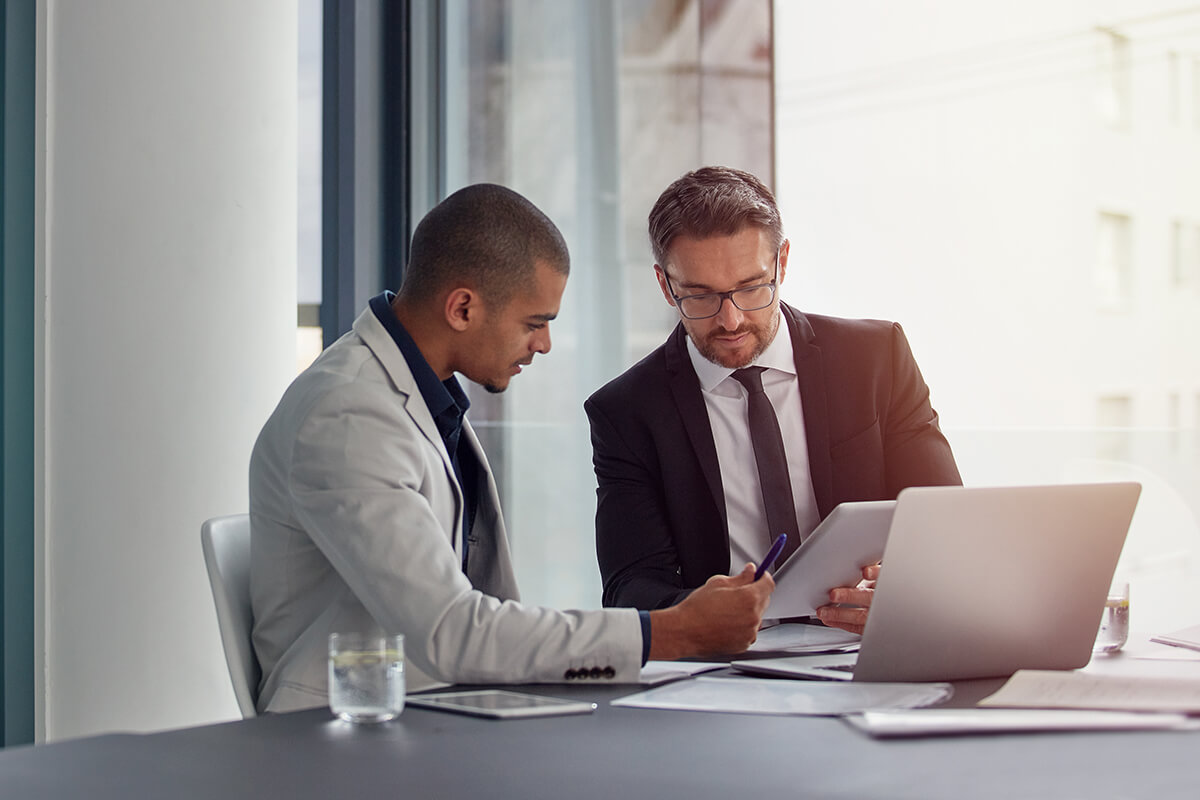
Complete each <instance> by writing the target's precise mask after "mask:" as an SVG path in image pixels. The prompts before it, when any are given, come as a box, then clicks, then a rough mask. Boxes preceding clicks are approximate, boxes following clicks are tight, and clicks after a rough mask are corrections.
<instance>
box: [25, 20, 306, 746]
mask: <svg viewBox="0 0 1200 800" xmlns="http://www.w3.org/2000/svg"><path fill="white" fill-rule="evenodd" d="M40 11H41V19H42V21H43V22H42V27H41V31H40V35H41V43H42V47H43V53H42V63H43V64H44V75H43V79H44V80H43V84H42V85H43V86H44V93H43V96H42V97H41V98H40V100H41V103H42V105H41V108H42V110H43V111H44V115H45V117H44V131H45V141H44V159H45V160H44V163H43V164H41V165H40V175H41V181H40V188H41V189H42V190H44V202H45V208H44V215H43V219H44V228H43V230H42V232H41V233H42V235H44V242H43V243H42V244H43V245H44V250H43V252H44V259H43V260H42V263H41V267H42V270H43V273H42V274H41V275H40V276H39V278H40V280H41V281H42V283H41V285H43V286H44V287H45V292H46V297H45V302H46V306H45V325H44V330H43V331H42V340H41V345H42V351H41V352H43V353H44V361H43V363H42V364H41V365H40V366H41V370H42V372H41V375H42V379H43V380H44V383H45V401H44V405H43V408H42V418H43V420H44V426H45V430H44V441H45V451H44V454H43V456H44V465H45V466H44V472H43V476H42V478H43V484H42V486H41V489H42V495H41V496H42V497H43V498H44V508H43V517H42V518H43V519H44V528H43V529H42V530H41V531H40V534H41V538H40V546H41V547H43V548H44V575H42V576H41V577H42V583H41V587H40V592H41V595H40V596H41V602H42V604H43V607H44V620H45V629H44V637H43V638H44V647H45V651H44V653H42V654H41V655H42V657H43V658H44V673H43V676H42V679H43V680H42V686H43V689H44V698H42V699H43V700H44V707H43V708H42V709H41V711H42V714H41V716H40V718H39V728H40V730H39V733H40V735H43V736H44V737H45V738H48V739H58V738H63V737H70V736H78V735H84V734H90V733H95V732H101V731H111V730H150V729H158V728H166V727H175V726H182V725H189V724H196V723H200V722H205V721H211V720H215V719H221V718H233V717H236V716H237V708H236V705H235V704H234V702H233V695H232V691H231V689H230V688H229V680H228V676H227V674H226V672H225V666H224V661H223V657H222V653H221V645H220V641H219V638H218V635H217V628H216V620H215V615H214V612H213V607H212V599H211V595H210V593H209V589H208V583H207V578H206V577H205V571H204V565H203V559H202V556H201V552H200V542H199V529H200V523H201V522H202V521H203V520H204V519H205V518H207V517H210V516H215V515H218V514H227V513H234V512H240V511H244V510H245V508H246V506H247V494H246V492H247V490H246V470H247V464H248V459H249V453H250V448H251V446H252V444H253V441H254V437H255V436H256V434H257V432H258V429H259V427H260V425H261V423H262V421H263V420H264V419H265V418H266V415H267V414H268V413H269V412H270V409H271V408H272V407H273V405H274V403H275V401H276V400H277V399H278V397H279V395H280V393H281V392H282V390H283V388H284V386H285V385H286V383H287V381H288V379H289V376H290V374H291V372H292V370H293V368H294V363H295V346H296V344H295V342H296V335H295V314H296V267H295V260H296V244H295V242H296V221H295V220H296V177H295V174H296V162H295V152H296V24H297V21H296V8H295V3H294V2H292V1H291V0H255V2H252V3H246V2H241V0H206V2H204V3H194V2H185V1H184V0H106V2H103V3H93V2H71V1H69V0H67V1H59V0H42V4H41V8H40Z"/></svg>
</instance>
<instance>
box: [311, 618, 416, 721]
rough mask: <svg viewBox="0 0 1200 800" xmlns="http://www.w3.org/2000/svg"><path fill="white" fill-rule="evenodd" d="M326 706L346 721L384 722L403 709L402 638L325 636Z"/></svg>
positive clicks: (363, 634)
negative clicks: (326, 646)
mask: <svg viewBox="0 0 1200 800" xmlns="http://www.w3.org/2000/svg"><path fill="white" fill-rule="evenodd" d="M329 708H330V709H331V710H332V711H333V713H334V714H337V715H338V716H339V717H341V718H342V719H344V720H346V721H347V722H386V721H387V720H389V719H395V718H396V717H397V716H398V715H399V714H400V712H401V711H403V710H404V637H403V636H400V635H385V634H375V633H331V634H330V635H329Z"/></svg>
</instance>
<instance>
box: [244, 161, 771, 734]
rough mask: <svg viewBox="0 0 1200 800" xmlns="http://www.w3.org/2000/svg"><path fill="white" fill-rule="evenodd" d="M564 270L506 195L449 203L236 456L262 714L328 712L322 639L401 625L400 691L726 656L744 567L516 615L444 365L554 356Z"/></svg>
mask: <svg viewBox="0 0 1200 800" xmlns="http://www.w3.org/2000/svg"><path fill="white" fill-rule="evenodd" d="M568 269H569V259H568V255H567V249H566V245H565V243H564V242H563V240H562V236H561V234H560V233H559V232H558V229H557V228H556V227H555V226H554V224H553V223H552V222H551V221H550V220H549V219H548V218H547V217H546V216H545V215H544V214H542V213H541V212H540V211H539V210H538V209H537V208H536V207H535V206H534V205H533V204H532V203H530V202H529V201H528V200H526V199H525V198H523V197H521V196H520V195H518V194H516V193H515V192H512V191H510V190H508V189H505V188H503V187H499V186H494V185H487V184H481V185H477V186H470V187H467V188H466V189H463V190H461V191H459V192H456V193H455V194H453V195H451V196H450V197H448V198H447V199H446V200H445V201H443V202H442V203H441V204H439V205H438V206H437V207H436V208H434V209H433V211H431V212H430V213H429V215H427V216H426V217H425V219H424V220H422V222H421V224H420V225H419V226H418V227H417V230H416V232H415V233H414V236H413V242H412V249H411V255H410V259H409V266H408V270H407V272H406V274H405V278H404V282H403V285H402V286H401V288H400V292H399V294H398V295H391V294H390V293H387V292H385V293H384V294H381V295H379V296H377V297H375V298H373V299H372V301H371V303H370V307H369V308H367V309H366V310H365V311H364V312H363V313H362V315H361V316H359V318H358V319H357V320H356V321H355V323H354V327H353V330H352V331H350V332H349V333H347V334H346V335H345V336H343V337H341V338H340V339H338V341H337V342H335V343H334V344H332V345H331V346H330V347H329V348H328V349H326V350H325V352H324V353H322V354H321V356H320V357H319V358H318V359H317V360H316V361H315V362H314V363H313V365H312V366H311V367H309V368H308V369H307V370H306V371H305V372H304V373H303V374H301V375H300V376H299V377H298V378H297V379H296V380H295V382H293V384H292V385H291V386H290V387H289V388H288V390H287V392H286V393H285V394H284V396H283V399H282V400H281V401H280V403H279V406H278V408H276V410H275V412H274V413H273V414H272V415H271V417H270V419H269V420H268V421H267V423H266V425H265V426H264V427H263V430H262V433H261V434H260V435H259V438H258V441H257V442H256V444H255V447H254V452H253V455H252V456H251V461H250V519H251V564H250V583H251V587H250V588H251V598H252V604H253V610H254V630H253V638H254V646H255V650H256V652H257V655H258V659H259V663H260V665H261V666H262V673H263V679H262V684H261V686H260V687H259V701H258V707H259V709H260V710H263V711H286V710H292V709H299V708H310V707H314V706H319V705H324V704H325V703H326V702H327V695H326V686H327V683H326V681H327V678H326V653H327V646H326V642H327V638H328V636H329V634H330V633H333V632H339V631H340V632H347V631H371V630H382V631H386V632H389V633H402V634H404V636H405V649H406V653H407V656H408V660H409V661H408V685H409V687H410V688H412V689H424V688H429V687H431V686H435V685H438V684H445V683H459V682H470V683H518V682H554V681H574V680H599V681H605V680H607V681H622V682H631V681H635V680H636V679H637V676H638V671H639V669H640V667H641V665H642V664H643V663H644V662H645V660H646V659H647V658H668V659H669V658H680V657H685V656H693V655H702V654H709V653H721V652H737V651H740V650H743V649H745V648H746V647H747V646H749V645H750V644H751V643H752V642H753V641H754V639H755V635H756V631H757V628H758V625H759V623H760V621H761V618H762V612H763V610H764V608H765V607H766V603H767V599H768V597H769V595H770V592H771V589H772V588H773V587H774V583H773V582H772V581H771V580H770V578H769V576H767V577H764V578H763V579H762V580H760V581H758V582H755V581H754V580H753V577H754V574H753V567H752V565H747V568H746V569H743V570H742V571H741V572H740V573H739V574H738V575H735V576H724V575H721V576H714V577H713V578H711V579H710V580H709V581H708V583H707V584H705V585H704V586H703V587H702V588H701V589H699V590H697V591H696V592H694V593H693V594H692V595H691V596H690V597H689V598H688V599H687V600H686V601H685V602H683V603H681V604H679V605H677V606H674V607H672V608H669V609H663V610H659V611H651V612H646V611H642V612H638V611H636V610H633V609H606V610H595V611H557V610H553V609H548V608H537V607H532V606H526V605H522V604H521V603H520V602H519V598H518V594H517V584H516V578H515V576H514V574H513V569H512V563H511V560H510V558H509V552H508V544H507V538H506V534H505V529H504V521H503V518H502V516H501V512H500V505H499V497H498V494H497V491H496V484H495V481H494V480H493V477H492V473H491V470H490V469H489V468H488V464H487V459H486V457H485V456H484V453H483V450H482V449H481V448H480V446H479V442H478V440H477V439H476V437H475V434H474V432H473V431H472V430H471V426H470V424H469V423H468V422H467V421H466V419H465V418H464V416H463V415H464V413H465V411H466V409H467V406H468V405H469V403H468V401H467V398H466V395H465V394H464V393H463V391H462V388H461V386H460V385H459V383H458V380H457V378H456V377H455V375H454V373H456V372H457V373H461V374H463V375H465V376H466V377H468V378H470V379H471V380H473V381H476V382H477V383H479V384H482V385H483V386H484V387H485V388H487V389H488V390H489V391H495V392H500V391H503V390H504V389H505V388H506V387H507V386H508V382H509V381H510V380H511V379H512V377H513V376H514V375H516V374H518V373H520V371H521V368H522V367H524V366H528V365H529V363H530V362H531V361H532V359H533V356H534V355H535V354H536V353H546V352H548V351H549V350H550V334H549V324H550V321H551V320H553V319H554V318H555V316H556V315H557V313H558V309H559V304H560V301H561V298H562V293H563V289H564V287H565V286H566V280H567V273H568Z"/></svg>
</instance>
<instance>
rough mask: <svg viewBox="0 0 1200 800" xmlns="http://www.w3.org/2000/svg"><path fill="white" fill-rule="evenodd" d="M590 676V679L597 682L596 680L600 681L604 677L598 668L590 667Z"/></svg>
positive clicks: (602, 671)
mask: <svg viewBox="0 0 1200 800" xmlns="http://www.w3.org/2000/svg"><path fill="white" fill-rule="evenodd" d="M590 675H591V677H592V679H593V680H597V681H598V680H600V679H601V678H602V677H604V670H602V669H600V668H599V667H592V670H591V673H590Z"/></svg>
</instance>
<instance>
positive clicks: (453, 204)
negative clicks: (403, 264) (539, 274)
mask: <svg viewBox="0 0 1200 800" xmlns="http://www.w3.org/2000/svg"><path fill="white" fill-rule="evenodd" d="M538 261H541V262H544V263H546V264H547V265H548V266H550V267H551V268H552V269H554V270H555V271H557V272H559V273H561V274H563V275H566V274H567V273H568V272H569V271H570V269H571V258H570V254H569V253H568V252H567V243H566V242H565V241H563V237H562V233H560V232H559V230H558V228H557V227H556V226H555V225H554V223H553V222H551V221H550V218H549V217H547V216H546V215H545V214H543V213H542V212H541V210H539V209H538V207H537V206H535V205H534V204H533V203H531V202H529V201H528V200H527V199H525V198H524V197H522V196H521V195H519V194H517V193H516V192H514V191H513V190H512V189H508V188H505V187H504V186H497V185H496V184H494V183H477V184H475V185H473V186H467V187H466V188H463V189H459V190H458V191H457V192H455V193H454V194H452V195H450V196H449V197H447V198H446V199H445V200H443V201H442V202H440V203H438V204H437V205H436V206H434V208H433V210H432V211H430V212H429V213H428V214H426V215H425V218H424V219H422V220H421V222H420V224H418V225H417V229H416V231H415V232H414V233H413V238H412V247H411V248H410V249H409V258H408V268H407V269H406V270H405V272H404V280H403V281H402V283H401V286H400V294H401V296H403V297H406V298H409V299H413V300H429V299H432V298H434V297H436V296H437V294H438V292H440V291H442V290H445V289H447V288H450V287H451V286H452V285H453V284H458V283H460V282H465V283H467V284H468V285H470V286H471V287H472V288H474V289H475V290H476V291H478V292H479V293H480V294H481V296H482V297H483V298H484V302H487V303H494V304H495V305H496V306H497V307H503V306H505V305H506V304H507V303H508V301H509V300H511V299H512V297H513V295H514V294H516V292H517V290H518V289H520V288H521V287H522V286H528V285H529V284H530V283H531V282H532V280H533V274H534V264H535V263H536V262H538Z"/></svg>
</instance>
